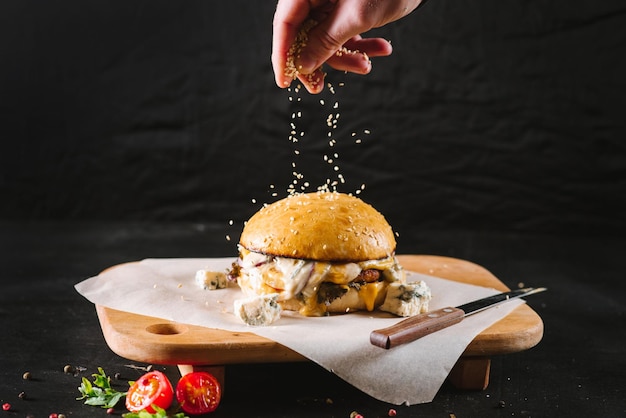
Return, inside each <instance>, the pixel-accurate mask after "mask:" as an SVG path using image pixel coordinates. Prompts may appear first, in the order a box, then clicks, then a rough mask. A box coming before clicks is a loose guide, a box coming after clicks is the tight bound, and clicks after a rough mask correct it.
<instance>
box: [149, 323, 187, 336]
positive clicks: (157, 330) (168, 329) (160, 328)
mask: <svg viewBox="0 0 626 418" xmlns="http://www.w3.org/2000/svg"><path fill="white" fill-rule="evenodd" d="M146 331H147V332H149V333H150V334H158V335H176V334H182V333H183V332H186V331H187V327H186V326H184V325H181V324H152V325H148V326H147V327H146Z"/></svg>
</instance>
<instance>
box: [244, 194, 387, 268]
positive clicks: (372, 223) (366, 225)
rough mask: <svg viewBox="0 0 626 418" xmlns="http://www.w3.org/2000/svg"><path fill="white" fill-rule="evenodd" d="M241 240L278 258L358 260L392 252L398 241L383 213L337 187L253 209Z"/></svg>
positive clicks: (291, 197) (258, 250) (335, 260)
mask: <svg viewBox="0 0 626 418" xmlns="http://www.w3.org/2000/svg"><path fill="white" fill-rule="evenodd" d="M239 244H240V245H241V246H242V247H244V248H246V249H247V250H249V251H254V252H258V253H262V254H267V255H273V256H278V257H289V258H297V259H306V260H318V261H322V260H323V261H332V262H361V261H366V260H376V259H382V258H385V257H389V256H391V255H393V254H394V252H395V249H396V240H395V238H394V233H393V231H392V229H391V226H390V225H389V223H387V221H386V220H385V218H384V217H383V215H382V214H380V213H379V212H378V211H377V210H376V209H374V208H373V207H372V206H371V205H369V204H367V203H365V202H364V201H363V200H361V199H359V198H357V197H355V196H351V195H347V194H344V193H338V192H314V193H301V194H296V195H292V196H289V197H287V198H284V199H282V200H279V201H277V202H275V203H272V204H270V205H268V206H265V207H263V208H262V209H261V210H259V211H258V212H257V213H256V214H254V215H253V216H252V217H251V218H250V219H249V220H248V222H247V223H246V225H245V226H244V229H243V231H242V233H241V238H240V241H239Z"/></svg>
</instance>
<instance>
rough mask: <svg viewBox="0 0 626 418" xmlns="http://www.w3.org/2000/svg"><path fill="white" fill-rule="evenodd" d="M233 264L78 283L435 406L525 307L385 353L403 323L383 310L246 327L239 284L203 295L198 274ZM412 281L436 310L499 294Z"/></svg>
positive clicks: (130, 306) (120, 302)
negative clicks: (385, 332) (489, 333)
mask: <svg viewBox="0 0 626 418" xmlns="http://www.w3.org/2000/svg"><path fill="white" fill-rule="evenodd" d="M233 261H234V258H211V259H190V258H187V259H180V258H179V259H145V260H142V261H140V262H136V263H128V264H123V265H120V266H117V267H115V268H113V269H109V270H107V271H105V272H103V273H101V274H99V275H98V276H95V277H91V278H89V279H86V280H84V281H82V282H81V283H78V284H77V285H76V289H77V291H78V292H79V293H80V294H81V295H83V296H84V297H85V298H87V299H88V300H89V301H91V302H92V303H94V304H97V305H101V306H105V307H108V308H112V309H117V310H120V311H125V312H131V313H136V314H141V315H147V316H153V317H157V318H162V319H166V320H171V321H175V322H179V323H185V324H192V325H200V326H205V327H209V328H218V329H224V330H228V331H233V332H252V333H255V334H257V335H260V336H263V337H266V338H269V339H271V340H274V341H276V342H278V343H280V344H282V345H284V346H287V347H289V348H290V349H292V350H294V351H296V352H298V353H300V354H301V355H303V356H305V357H307V358H309V359H311V360H312V361H314V362H316V363H318V364H320V365H321V366H323V367H324V368H326V369H327V370H329V371H331V372H333V373H335V374H336V375H338V376H339V377H341V378H342V379H344V380H345V381H347V382H348V383H350V384H352V385H353V386H355V387H357V388H359V389H360V390H362V391H363V392H365V393H367V394H369V395H370V396H372V397H374V398H376V399H379V400H382V401H385V402H389V403H392V404H396V405H399V404H408V405H410V404H417V403H425V402H430V401H432V400H433V398H434V397H435V395H436V394H437V391H438V390H439V388H440V387H441V385H442V384H443V382H444V380H445V379H446V377H447V376H448V373H449V372H450V370H451V368H452V366H454V364H455V363H456V361H457V360H458V358H459V357H460V356H461V354H462V353H463V351H464V350H465V348H466V347H467V345H468V344H469V343H470V342H471V341H472V340H473V339H474V337H475V336H476V335H478V334H479V333H480V332H481V331H482V330H484V329H485V328H487V327H489V326H490V325H492V324H493V323H495V322H497V321H498V320H500V319H501V318H503V317H504V316H506V315H508V314H509V313H510V312H511V311H512V310H513V309H515V308H516V307H517V306H518V305H519V304H521V303H524V302H523V300H513V301H511V302H508V303H506V304H502V305H499V306H497V307H495V308H493V309H488V310H486V311H483V312H480V313H477V314H475V315H471V316H469V317H467V318H466V319H464V320H463V321H462V322H461V323H459V324H456V325H453V326H451V327H449V328H447V329H444V330H442V331H439V332H436V333H434V334H431V335H429V336H426V337H424V338H421V339H419V340H417V341H415V342H412V343H410V344H405V345H401V346H398V347H395V348H393V349H391V350H384V349H381V348H378V347H375V346H373V345H371V344H370V342H369V335H370V332H371V331H372V330H374V329H379V328H384V327H387V326H390V325H393V324H394V323H396V322H398V321H399V320H401V319H402V318H397V317H392V316H391V315H389V314H386V313H383V312H362V313H361V312H357V313H351V314H349V315H335V316H328V317H321V318H309V317H303V316H301V315H299V314H297V313H292V312H283V315H282V317H281V319H280V320H278V321H277V322H275V323H273V324H272V325H270V326H267V327H250V326H248V325H246V324H243V323H242V322H240V321H239V319H237V318H236V317H235V316H234V314H233V302H234V300H235V299H238V298H241V297H242V293H241V291H240V290H239V288H238V287H237V286H236V284H231V285H230V286H229V288H227V289H219V290H203V289H201V288H200V287H199V286H198V285H196V284H195V281H194V277H195V273H196V271H198V270H200V269H208V270H212V271H225V270H227V269H228V268H229V267H230V265H231V263H232V262H233ZM408 276H409V277H408V279H409V281H415V280H424V281H425V282H426V283H427V284H428V286H429V287H430V288H431V291H432V294H433V299H432V300H431V303H430V309H431V310H434V309H438V308H442V307H445V306H457V305H460V304H463V303H466V302H469V301H472V300H475V299H478V298H482V297H485V296H489V295H492V294H495V293H498V292H497V291H496V290H494V289H489V288H484V287H480V286H473V285H468V284H462V283H458V282H454V281H450V280H445V279H442V278H438V277H433V276H427V275H423V274H419V273H414V272H408Z"/></svg>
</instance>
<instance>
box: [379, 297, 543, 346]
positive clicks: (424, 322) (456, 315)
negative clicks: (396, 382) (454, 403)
mask: <svg viewBox="0 0 626 418" xmlns="http://www.w3.org/2000/svg"><path fill="white" fill-rule="evenodd" d="M545 290H547V289H546V288H545V287H527V288H524V289H517V290H512V291H510V292H504V293H498V294H496V295H493V296H488V297H486V298H482V299H478V300H475V301H473V302H469V303H466V304H463V305H460V306H457V307H456V308H452V307H446V308H441V309H437V310H436V311H432V312H426V313H423V314H419V315H415V316H412V317H410V318H407V319H404V320H402V321H400V322H398V323H397V324H395V325H392V326H390V327H387V328H383V329H379V330H375V331H372V333H371V334H370V342H371V343H372V344H373V345H375V346H377V347H381V348H385V349H389V348H392V347H395V346H397V345H400V344H404V343H408V342H411V341H414V340H417V339H418V338H422V337H423V336H425V335H428V334H432V333H433V332H436V331H439V330H441V329H444V328H447V327H449V326H450V325H454V324H458V323H459V322H461V321H462V320H463V318H465V317H466V316H469V315H473V314H475V313H477V312H481V311H484V310H485V309H488V308H491V307H493V306H496V305H499V304H501V303H504V302H508V301H510V300H513V299H517V298H520V297H522V296H529V295H532V294H535V293H539V292H543V291H545Z"/></svg>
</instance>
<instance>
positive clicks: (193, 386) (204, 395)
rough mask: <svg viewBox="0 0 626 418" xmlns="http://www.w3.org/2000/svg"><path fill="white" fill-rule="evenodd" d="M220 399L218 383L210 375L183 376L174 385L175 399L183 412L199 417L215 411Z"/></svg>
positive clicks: (198, 373) (193, 373)
mask: <svg viewBox="0 0 626 418" xmlns="http://www.w3.org/2000/svg"><path fill="white" fill-rule="evenodd" d="M221 398H222V389H221V387H220V384H219V382H218V381H217V379H216V378H215V376H213V375H212V374H210V373H207V372H192V373H189V374H186V375H184V376H183V377H181V378H180V380H179V381H178V384H177V385H176V399H177V400H178V403H179V404H180V406H181V408H183V411H185V412H187V413H188V414H193V415H199V414H207V413H209V412H213V411H215V409H217V406H218V405H219V404H220V399H221Z"/></svg>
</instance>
